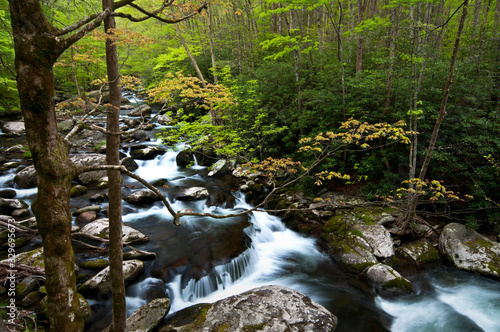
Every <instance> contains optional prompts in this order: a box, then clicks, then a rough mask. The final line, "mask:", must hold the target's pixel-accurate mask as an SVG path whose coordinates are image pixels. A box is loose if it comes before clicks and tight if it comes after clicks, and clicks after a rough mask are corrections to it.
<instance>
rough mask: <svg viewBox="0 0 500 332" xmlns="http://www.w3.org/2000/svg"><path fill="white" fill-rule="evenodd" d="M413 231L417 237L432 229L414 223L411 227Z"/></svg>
mask: <svg viewBox="0 0 500 332" xmlns="http://www.w3.org/2000/svg"><path fill="white" fill-rule="evenodd" d="M412 230H413V232H414V233H415V234H416V235H417V236H418V237H424V236H426V235H427V234H428V233H429V232H430V231H431V230H432V229H431V228H430V227H429V226H427V225H424V224H420V223H415V224H413V228H412Z"/></svg>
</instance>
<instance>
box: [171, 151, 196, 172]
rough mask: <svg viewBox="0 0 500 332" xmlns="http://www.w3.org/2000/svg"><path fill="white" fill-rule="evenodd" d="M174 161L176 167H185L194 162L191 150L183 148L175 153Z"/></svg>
mask: <svg viewBox="0 0 500 332" xmlns="http://www.w3.org/2000/svg"><path fill="white" fill-rule="evenodd" d="M175 162H176V164H177V166H178V167H182V168H186V167H187V166H189V165H192V164H194V157H193V153H192V152H191V151H186V150H183V151H181V152H179V153H178V154H177V156H176V157H175Z"/></svg>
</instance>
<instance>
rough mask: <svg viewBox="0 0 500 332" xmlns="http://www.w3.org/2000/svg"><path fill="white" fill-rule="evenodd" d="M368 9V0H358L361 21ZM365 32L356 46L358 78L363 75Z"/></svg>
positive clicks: (361, 34)
mask: <svg viewBox="0 0 500 332" xmlns="http://www.w3.org/2000/svg"><path fill="white" fill-rule="evenodd" d="M365 9H366V0H365V1H363V0H358V13H359V22H360V23H361V22H363V19H364V15H365ZM363 34H364V32H361V33H360V35H359V37H358V45H357V47H356V76H357V77H358V78H360V77H361V71H362V70H363Z"/></svg>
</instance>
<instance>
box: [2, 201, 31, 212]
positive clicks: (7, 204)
mask: <svg viewBox="0 0 500 332" xmlns="http://www.w3.org/2000/svg"><path fill="white" fill-rule="evenodd" d="M28 208H29V205H28V204H27V203H26V202H25V201H23V200H21V199H16V198H0V209H1V210H2V211H4V213H12V212H13V211H15V210H21V209H22V210H25V209H28Z"/></svg>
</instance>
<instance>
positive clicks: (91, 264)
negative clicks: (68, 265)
mask: <svg viewBox="0 0 500 332" xmlns="http://www.w3.org/2000/svg"><path fill="white" fill-rule="evenodd" d="M108 265H109V263H108V260H107V259H104V258H99V259H93V260H90V261H85V262H81V263H79V264H78V266H79V267H82V268H84V269H89V270H102V269H104V268H106V267H107V266H108Z"/></svg>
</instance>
